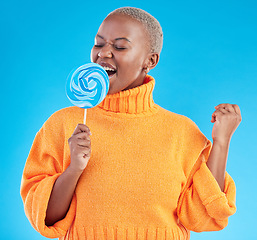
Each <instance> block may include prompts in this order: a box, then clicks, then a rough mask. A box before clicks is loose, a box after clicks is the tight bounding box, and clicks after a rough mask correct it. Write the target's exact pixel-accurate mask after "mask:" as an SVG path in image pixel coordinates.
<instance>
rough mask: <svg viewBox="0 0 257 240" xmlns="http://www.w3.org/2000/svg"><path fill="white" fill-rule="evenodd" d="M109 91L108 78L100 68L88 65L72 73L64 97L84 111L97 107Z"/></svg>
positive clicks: (95, 65) (92, 64) (94, 64)
mask: <svg viewBox="0 0 257 240" xmlns="http://www.w3.org/2000/svg"><path fill="white" fill-rule="evenodd" d="M108 90H109V77H108V74H107V72H106V71H105V70H104V68H103V67H102V66H100V65H99V64H96V63H88V64H85V65H82V66H80V67H79V68H77V69H76V70H74V71H72V72H71V73H70V75H69V77H68V80H67V84H66V95H67V97H68V99H69V100H70V101H71V103H72V104H74V105H75V106H78V107H81V108H84V109H85V114H84V124H85V122H86V115H87V109H88V108H92V107H95V106H97V105H98V104H99V103H101V102H102V101H103V100H104V98H105V97H106V95H107V93H108Z"/></svg>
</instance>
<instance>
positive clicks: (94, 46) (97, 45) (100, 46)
mask: <svg viewBox="0 0 257 240" xmlns="http://www.w3.org/2000/svg"><path fill="white" fill-rule="evenodd" d="M103 46H104V45H97V44H95V45H94V47H96V48H98V47H103Z"/></svg>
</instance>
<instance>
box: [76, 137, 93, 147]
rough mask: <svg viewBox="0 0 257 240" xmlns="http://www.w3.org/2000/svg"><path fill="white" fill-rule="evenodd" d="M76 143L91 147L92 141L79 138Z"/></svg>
mask: <svg viewBox="0 0 257 240" xmlns="http://www.w3.org/2000/svg"><path fill="white" fill-rule="evenodd" d="M76 144H77V145H79V146H84V147H90V145H91V141H89V140H85V139H77V141H76Z"/></svg>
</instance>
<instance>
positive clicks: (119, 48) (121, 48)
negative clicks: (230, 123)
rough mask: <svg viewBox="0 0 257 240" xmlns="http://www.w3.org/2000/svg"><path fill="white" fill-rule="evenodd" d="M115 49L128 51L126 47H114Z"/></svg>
mask: <svg viewBox="0 0 257 240" xmlns="http://www.w3.org/2000/svg"><path fill="white" fill-rule="evenodd" d="M114 48H115V49H117V50H124V49H126V48H124V47H117V46H114Z"/></svg>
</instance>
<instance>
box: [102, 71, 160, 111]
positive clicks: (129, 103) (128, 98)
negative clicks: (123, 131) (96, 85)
mask: <svg viewBox="0 0 257 240" xmlns="http://www.w3.org/2000/svg"><path fill="white" fill-rule="evenodd" d="M154 85H155V80H154V78H153V77H151V76H149V75H147V76H146V77H145V81H144V84H142V85H140V86H138V87H135V88H132V89H128V90H124V91H121V92H118V93H115V94H110V95H107V96H106V98H105V99H104V100H103V101H102V102H101V103H100V104H99V105H98V107H99V108H101V109H104V110H106V111H111V112H116V113H128V114H140V113H147V112H153V110H154V109H156V107H155V103H154V101H153V96H152V93H153V89H154Z"/></svg>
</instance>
